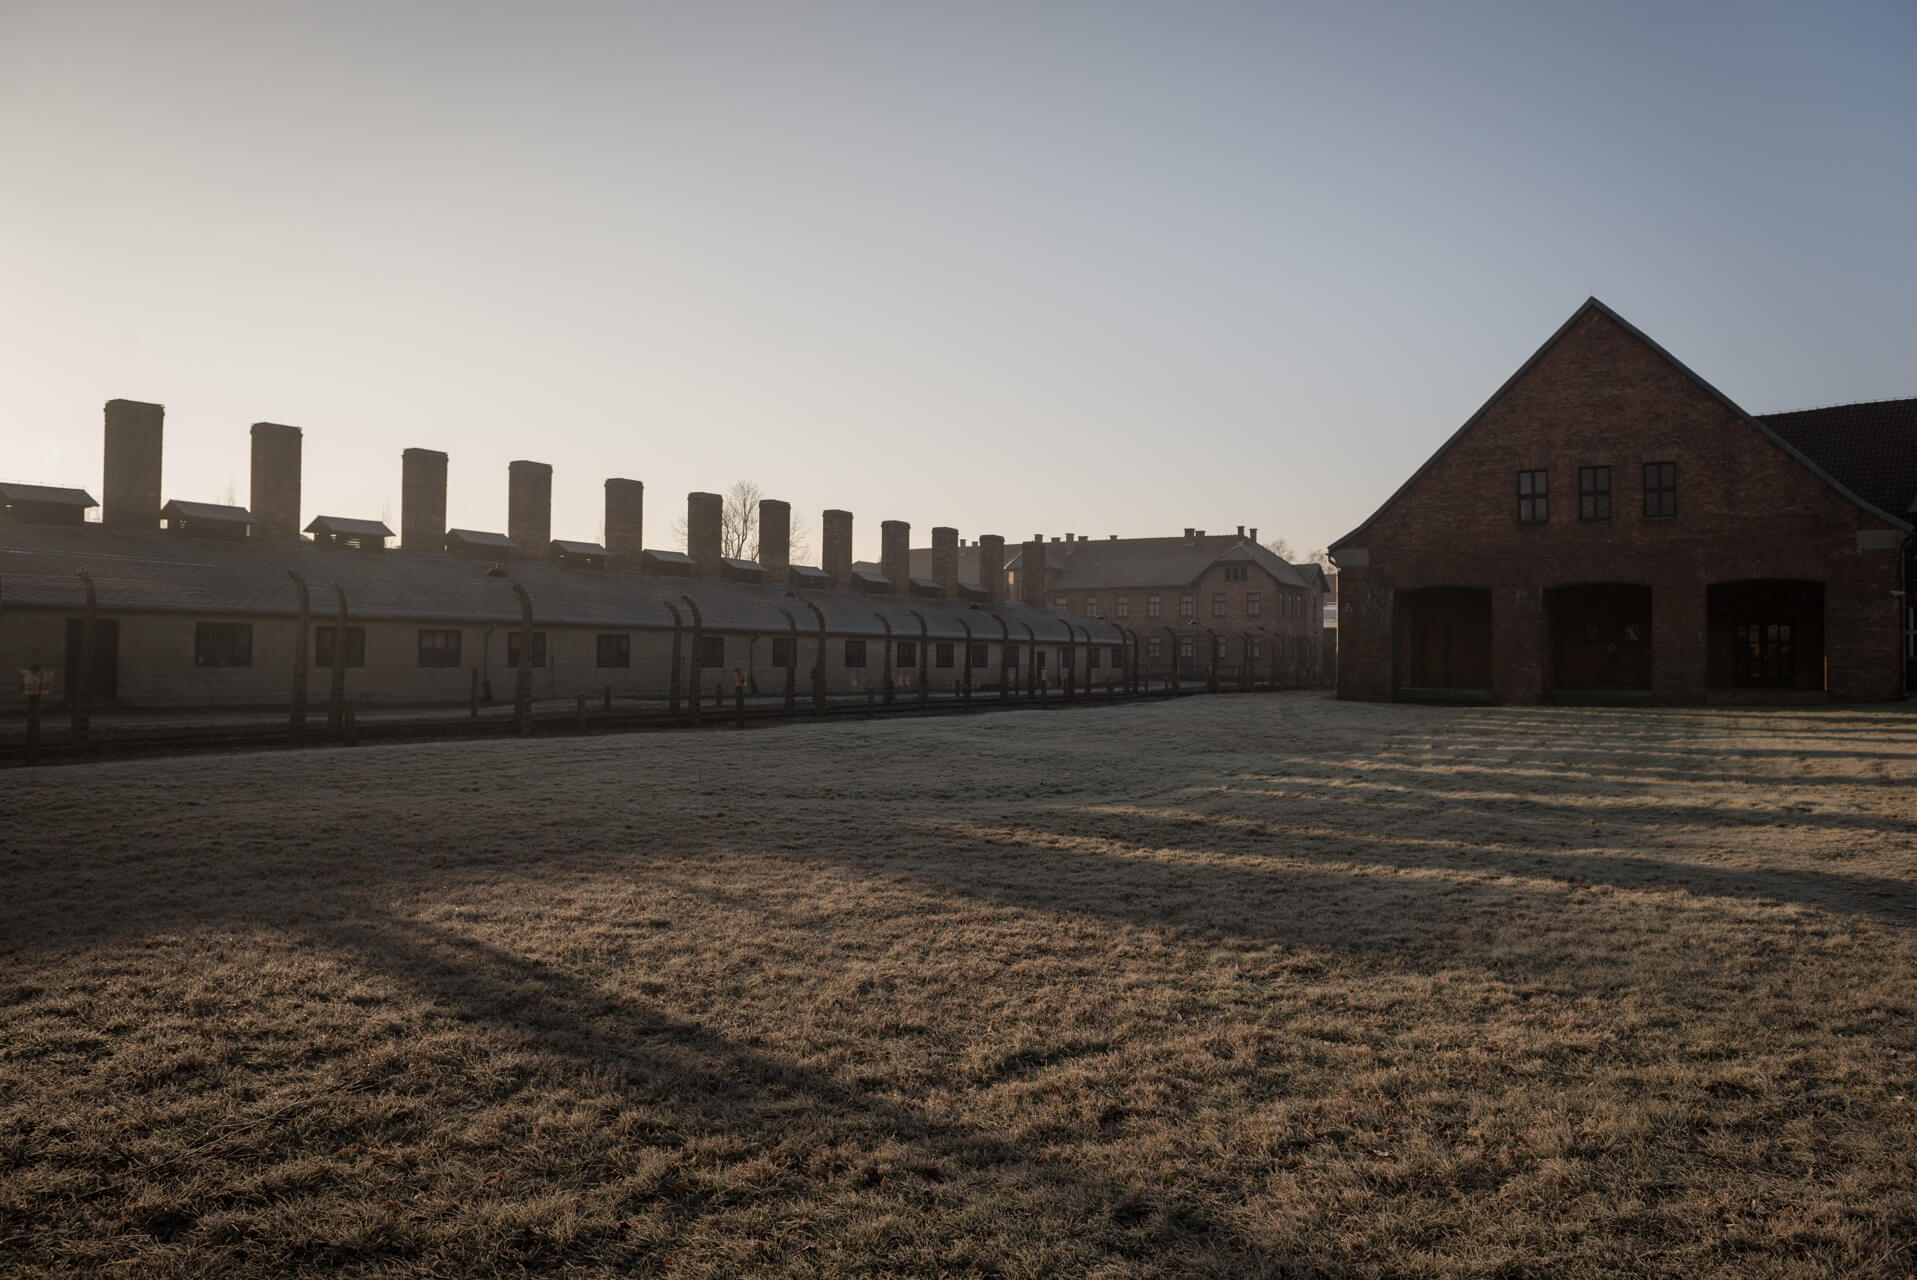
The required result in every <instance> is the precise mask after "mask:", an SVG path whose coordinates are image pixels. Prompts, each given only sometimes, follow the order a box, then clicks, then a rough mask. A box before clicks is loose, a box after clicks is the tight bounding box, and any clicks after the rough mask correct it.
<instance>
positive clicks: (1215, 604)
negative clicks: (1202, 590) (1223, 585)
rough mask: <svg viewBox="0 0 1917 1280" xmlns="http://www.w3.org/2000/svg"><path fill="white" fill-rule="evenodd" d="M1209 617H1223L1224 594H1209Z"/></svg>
mask: <svg viewBox="0 0 1917 1280" xmlns="http://www.w3.org/2000/svg"><path fill="white" fill-rule="evenodd" d="M1211 616H1212V617H1214V618H1222V617H1224V616H1225V593H1224V592H1222V591H1214V592H1212V593H1211Z"/></svg>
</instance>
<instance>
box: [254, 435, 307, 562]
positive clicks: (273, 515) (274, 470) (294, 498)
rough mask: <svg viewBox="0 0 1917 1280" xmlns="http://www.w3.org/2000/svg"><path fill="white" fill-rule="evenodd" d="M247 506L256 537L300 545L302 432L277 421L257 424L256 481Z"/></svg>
mask: <svg viewBox="0 0 1917 1280" xmlns="http://www.w3.org/2000/svg"><path fill="white" fill-rule="evenodd" d="M247 505H248V507H249V508H251V510H252V512H253V532H252V535H251V536H252V537H255V538H262V539H267V538H270V539H271V540H273V541H274V542H298V541H299V536H300V429H299V428H298V427H283V426H281V425H280V424H279V423H277V422H256V423H254V424H253V478H252V486H251V488H250V490H249V491H248V497H247Z"/></svg>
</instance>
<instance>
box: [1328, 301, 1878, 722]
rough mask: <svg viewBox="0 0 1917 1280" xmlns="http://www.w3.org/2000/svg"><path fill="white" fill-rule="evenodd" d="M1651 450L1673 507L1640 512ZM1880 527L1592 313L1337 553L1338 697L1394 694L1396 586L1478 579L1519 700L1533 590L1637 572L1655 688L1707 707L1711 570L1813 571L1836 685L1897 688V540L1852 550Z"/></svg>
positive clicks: (1664, 696)
mask: <svg viewBox="0 0 1917 1280" xmlns="http://www.w3.org/2000/svg"><path fill="white" fill-rule="evenodd" d="M1647 462H1674V463H1676V466H1677V514H1676V515H1675V516H1674V517H1671V518H1652V517H1647V516H1646V515H1645V514H1644V508H1643V480H1642V476H1643V464H1645V463H1647ZM1585 466H1608V467H1610V468H1611V507H1612V512H1611V518H1610V519H1609V520H1606V521H1585V520H1582V519H1580V518H1579V515H1580V512H1579V501H1578V498H1579V491H1578V475H1579V468H1580V467H1585ZM1521 469H1523V470H1544V471H1546V472H1547V474H1548V503H1549V506H1548V516H1549V518H1548V520H1547V521H1546V522H1544V523H1542V524H1521V523H1520V522H1519V520H1518V493H1517V473H1518V471H1519V470H1521ZM1889 527H1890V526H1888V525H1886V524H1885V522H1883V521H1881V520H1878V519H1876V518H1874V517H1872V516H1870V515H1869V514H1867V513H1866V512H1864V511H1863V510H1861V509H1860V508H1858V507H1857V506H1856V505H1855V504H1854V503H1852V502H1850V501H1849V500H1847V499H1845V498H1843V497H1842V496H1840V495H1839V494H1838V493H1836V492H1835V491H1834V490H1833V489H1831V488H1830V486H1829V485H1827V484H1825V483H1824V482H1823V481H1822V480H1820V479H1819V478H1818V477H1816V476H1815V475H1814V474H1813V473H1811V472H1810V471H1809V470H1807V469H1806V468H1805V467H1803V466H1802V465H1801V464H1799V463H1798V462H1796V461H1795V460H1794V459H1793V458H1791V457H1790V456H1789V455H1787V454H1786V453H1785V452H1784V451H1783V450H1782V449H1781V448H1779V447H1778V446H1776V445H1775V444H1773V443H1772V442H1771V441H1770V440H1768V439H1767V438H1766V437H1764V436H1763V435H1762V434H1761V433H1759V432H1758V431H1757V430H1756V429H1755V428H1753V427H1752V426H1751V425H1749V424H1748V423H1747V422H1745V421H1744V420H1743V419H1742V418H1740V417H1739V416H1738V415H1737V414H1736V413H1734V412H1733V411H1732V410H1731V409H1730V408H1729V407H1727V406H1726V405H1725V404H1724V403H1723V402H1722V401H1721V400H1719V399H1718V398H1717V397H1715V396H1714V395H1712V394H1711V393H1710V392H1709V391H1707V390H1706V389H1705V388H1704V387H1702V386H1700V385H1699V384H1698V383H1697V382H1696V381H1694V380H1693V379H1692V378H1691V377H1689V376H1688V375H1687V374H1686V373H1685V372H1684V370H1683V369H1681V368H1680V367H1678V366H1677V365H1675V364H1674V363H1672V362H1671V361H1670V360H1669V359H1667V358H1665V357H1664V356H1663V355H1662V354H1661V353H1659V352H1658V351H1657V350H1655V349H1654V348H1653V347H1651V346H1650V345H1648V344H1647V343H1646V342H1645V341H1644V340H1643V339H1642V338H1641V337H1639V336H1638V335H1636V334H1634V333H1633V332H1631V331H1630V330H1629V329H1628V328H1627V327H1626V326H1624V325H1621V324H1619V323H1618V322H1617V321H1615V320H1614V319H1612V318H1611V317H1610V316H1609V315H1608V314H1606V313H1605V312H1603V311H1602V310H1599V309H1597V308H1589V309H1586V310H1585V311H1583V312H1581V313H1580V314H1579V316H1578V317H1577V318H1576V319H1574V320H1573V321H1572V323H1571V324H1570V325H1569V326H1567V328H1566V330H1565V331H1564V332H1563V334H1562V335H1561V336H1560V338H1559V339H1558V341H1556V342H1555V343H1553V344H1551V345H1550V346H1548V347H1547V348H1546V349H1545V350H1544V351H1543V352H1541V353H1540V355H1539V356H1538V358H1537V359H1536V361H1535V363H1533V364H1532V365H1531V366H1530V367H1529V368H1528V369H1526V370H1524V371H1523V372H1522V373H1521V374H1520V375H1519V376H1518V377H1517V378H1515V379H1514V380H1513V382H1512V383H1511V384H1510V385H1509V386H1507V387H1506V388H1505V389H1504V391H1503V392H1502V393H1501V394H1500V395H1499V396H1498V397H1497V398H1496V399H1495V400H1494V401H1493V402H1492V403H1491V404H1489V405H1487V406H1486V407H1485V408H1484V409H1483V410H1482V411H1480V414H1479V416H1478V417H1477V419H1476V420H1475V421H1474V422H1472V423H1471V424H1470V425H1469V426H1468V427H1467V428H1466V429H1465V430H1464V431H1463V432H1462V433H1461V434H1460V435H1459V436H1458V437H1457V438H1456V439H1455V440H1453V441H1452V442H1451V444H1450V445H1449V447H1448V448H1446V449H1445V450H1444V451H1443V452H1442V453H1441V454H1440V455H1438V456H1437V457H1435V458H1434V459H1433V460H1432V461H1431V462H1430V464H1429V466H1428V469H1427V470H1426V471H1425V473H1424V474H1423V475H1421V476H1419V477H1418V478H1417V479H1416V481H1415V482H1414V483H1413V484H1412V485H1411V486H1410V487H1409V488H1408V489H1407V490H1406V491H1405V492H1404V493H1403V494H1401V495H1399V496H1398V497H1397V498H1396V499H1395V500H1394V501H1393V502H1392V504H1391V505H1390V506H1389V507H1388V508H1387V509H1386V510H1385V511H1383V512H1382V513H1380V514H1379V515H1378V517H1377V518H1376V519H1375V520H1374V521H1373V522H1372V523H1371V524H1370V525H1369V527H1367V528H1365V529H1363V530H1361V531H1360V532H1358V533H1357V534H1355V535H1354V536H1352V537H1351V538H1349V539H1348V540H1347V542H1346V544H1344V545H1343V546H1341V547H1340V548H1339V551H1338V552H1337V553H1336V554H1337V556H1338V559H1339V562H1340V564H1341V566H1343V569H1342V572H1341V573H1340V575H1339V585H1340V591H1341V596H1342V598H1341V601H1340V605H1341V608H1340V616H1339V628H1338V630H1339V643H1340V653H1339V694H1340V696H1341V697H1348V698H1388V697H1391V696H1393V693H1394V683H1393V682H1394V671H1393V656H1394V655H1393V624H1394V614H1393V607H1394V593H1395V592H1396V591H1397V590H1399V589H1401V588H1411V587H1419V586H1452V587H1478V588H1487V589H1489V590H1490V591H1491V593H1492V623H1493V654H1494V657H1493V670H1494V675H1493V690H1492V692H1493V695H1494V696H1495V697H1496V698H1497V699H1498V700H1500V701H1506V702H1520V703H1521V702H1531V701H1536V700H1537V699H1538V698H1540V697H1541V696H1542V695H1543V693H1544V690H1545V653H1544V650H1545V627H1544V593H1545V591H1546V590H1547V589H1548V588H1551V587H1554V586H1561V585H1570V584H1577V583H1636V584H1644V585H1648V586H1649V587H1650V588H1651V593H1652V621H1651V643H1652V646H1653V650H1652V685H1653V693H1654V695H1655V697H1656V698H1657V699H1658V700H1660V701H1664V702H1700V701H1705V700H1707V699H1708V698H1709V696H1710V694H1711V690H1710V688H1709V680H1708V676H1707V665H1706V644H1705V631H1706V622H1705V601H1706V590H1707V588H1708V586H1709V584H1711V583H1713V582H1726V581H1733V580H1741V579H1752V578H1785V579H1800V580H1811V581H1819V582H1823V583H1824V584H1825V619H1826V637H1827V639H1826V657H1827V662H1828V670H1829V694H1830V697H1831V698H1833V699H1836V700H1868V699H1878V698H1890V697H1896V696H1898V694H1899V692H1900V687H1899V669H1898V664H1897V661H1896V656H1897V653H1898V637H1897V614H1896V610H1895V607H1894V600H1893V598H1892V597H1891V595H1890V592H1891V590H1892V589H1893V588H1894V587H1895V585H1896V583H1895V575H1896V552H1895V550H1894V549H1891V550H1876V549H1874V550H1863V551H1860V550H1859V544H1858V533H1859V532H1860V531H1863V530H1881V529H1887V528H1889ZM1353 551H1356V552H1358V554H1357V555H1353V554H1352V552H1353Z"/></svg>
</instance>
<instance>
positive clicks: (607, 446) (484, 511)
mask: <svg viewBox="0 0 1917 1280" xmlns="http://www.w3.org/2000/svg"><path fill="white" fill-rule="evenodd" d="M1913 210H1917V5H1912V4H1911V3H1909V0H1886V2H1884V3H1841V2H1834V3H1833V2H1826V3H1819V4H1801V5H1798V4H1785V5H1773V4H1764V3H1761V2H1752V0H1737V2H1735V3H1711V2H1708V0H1687V2H1684V3H1675V2H1672V0H1657V2H1655V3H1638V2H1636V0H1608V2H1607V3H1605V4H1601V5H1597V4H1570V3H1551V2H1542V3H1541V2H1539V0H1526V2H1524V3H1511V4H1500V3H1473V4H1434V3H1406V4H1376V3H1366V2H1364V0H1340V2H1338V3H1326V4H1281V3H1261V4H1239V3H1226V2H1223V0H1218V2H1211V0H1206V2H1201V3H1195V4H1171V3H1149V4H1140V3H1126V2H1125V0H1098V2H1096V3H1069V2H1065V0H1056V2H1041V3H1036V4H1034V3H1031V2H1030V0H1021V2H1019V3H996V2H994V0H967V3H964V4H930V3H915V2H910V0H904V2H901V0H889V2H886V3H869V4H867V3H833V2H829V0H826V2H819V0H815V2H812V3H802V2H800V0H781V2H779V3H754V4H747V3H729V2H727V0H696V2H694V0H687V2H686V3H680V4H670V5H667V4H645V3H632V2H628V3H619V4H585V3H564V2H555V3H550V4H537V5H527V4H520V3H515V4H487V3H482V2H480V0H462V2H460V3H452V4H431V3H412V2H404V0H402V2H397V3H396V2H394V0H381V2H380V3H375V4H356V3H350V2H348V0H329V2H328V3H325V4H287V3H272V2H270V0H248V2H246V3H233V4H213V3H193V2H192V0H173V2H171V3H168V4H165V5H157V4H152V3H150V0H140V2H138V3H130V4H107V3H89V2H88V0H52V2H50V3H37V2H32V0H0V480H13V481H21V482H32V483H44V484H65V485H78V486H81V487H85V488H88V489H89V490H91V491H92V492H93V495H94V496H95V497H96V498H97V497H98V496H99V483H100V466H101V457H100V455H101V405H102V404H103V403H104V402H105V401H107V400H109V399H113V398H121V397H123V398H127V399H133V400H148V401H156V402H159V403H162V404H164V405H165V406H166V409H167V414H166V462H165V475H164V482H163V489H164V495H165V497H167V498H182V499H189V500H197V501H207V502H221V501H233V502H237V503H240V504H245V503H246V502H247V501H248V465H249V464H248V435H247V431H248V427H249V425H250V424H251V423H253V422H256V421H272V422H282V423H290V424H293V425H296V426H299V427H302V428H303V429H304V431H305V437H304V440H305V473H304V492H303V500H302V506H303V510H302V521H303V522H304V520H308V519H311V518H312V517H313V516H315V515H319V514H328V515H344V516H355V517H381V516H383V517H385V518H386V519H387V522H388V523H389V524H390V525H392V526H393V527H394V528H395V529H397V528H398V527H399V517H400V451H401V450H402V449H404V448H406V447H409V446H419V447H424V448H432V449H443V450H445V451H447V452H448V453H449V454H450V455H451V464H450V490H449V494H448V521H449V523H450V524H452V525H454V526H457V527H465V528H477V529H486V530H500V531H503V530H504V529H505V526H506V483H507V463H508V462H510V461H511V460H513V459H516V458H531V459H535V460H538V461H543V462H548V463H551V464H552V465H553V467H554V471H555V474H554V479H553V506H554V511H553V534H554V536H555V537H562V538H568V537H569V538H582V539H597V538H599V537H600V535H601V531H602V527H603V523H602V516H603V488H602V486H603V482H604V480H605V479H606V477H608V476H627V477H631V478H634V479H638V480H642V481H644V482H645V484H646V529H645V534H646V542H647V544H648V545H650V546H655V547H668V546H672V545H673V541H674V533H673V524H674V522H675V521H677V520H680V519H682V518H683V515H684V511H685V494H686V493H687V492H689V491H692V490H709V491H714V492H723V491H724V490H725V489H726V488H727V487H728V486H730V485H731V484H732V482H734V481H735V480H739V479H748V480H751V481H754V482H756V483H757V484H758V485H759V486H760V487H761V489H762V490H764V492H765V493H766V494H767V495H768V496H773V497H780V498H785V499H787V500H788V501H790V502H791V503H792V504H793V509H794V516H795V521H796V522H797V523H798V524H799V525H800V526H801V528H802V529H803V530H804V531H805V533H806V535H807V536H808V537H809V540H810V542H811V545H812V547H813V550H814V552H815V555H816V549H817V546H818V525H819V520H818V513H819V512H820V511H821V510H822V509H824V508H828V507H842V508H845V509H847V510H850V511H852V512H854V513H855V515H856V526H855V528H856V533H855V550H856V552H857V554H858V555H859V556H860V557H861V558H871V559H876V558H877V551H878V537H879V522H880V521H881V520H887V519H897V520H905V521H909V522H910V523H911V524H912V526H913V532H914V537H913V542H914V544H915V545H927V544H928V543H929V530H930V529H931V527H932V526H934V525H951V526H954V527H956V528H957V529H958V530H959V532H960V534H961V536H963V537H965V538H967V539H971V538H975V537H977V536H978V535H979V534H981V533H997V534H1001V535H1003V536H1005V537H1007V538H1008V539H1012V540H1018V539H1022V538H1026V537H1030V536H1032V535H1033V534H1040V533H1042V534H1044V535H1046V536H1062V535H1063V534H1065V533H1067V532H1074V533H1077V534H1081V535H1089V536H1094V537H1104V536H1106V535H1108V534H1118V535H1120V536H1126V537H1134V536H1139V537H1142V536H1156V535H1168V534H1175V533H1178V532H1179V531H1181V530H1182V529H1183V528H1185V527H1187V526H1194V527H1198V528H1203V529H1207V530H1208V531H1210V532H1213V533H1217V532H1222V531H1227V530H1230V529H1233V528H1235V527H1236V526H1238V525H1241V524H1242V525H1248V526H1256V527H1258V528H1259V530H1260V533H1261V535H1262V536H1263V537H1264V538H1266V539H1267V540H1268V539H1270V538H1272V537H1274V536H1282V537H1284V538H1285V539H1287V540H1288V541H1289V543H1290V544H1291V546H1292V547H1293V548H1294V549H1295V550H1296V552H1297V553H1298V554H1299V555H1300V556H1302V554H1303V553H1305V552H1307V551H1309V550H1310V549H1312V548H1317V547H1322V546H1324V545H1325V544H1326V543H1328V542H1330V541H1332V540H1334V539H1335V538H1337V537H1338V536H1340V535H1341V534H1343V533H1345V532H1346V531H1348V530H1349V529H1351V528H1352V527H1353V526H1355V525H1356V524H1358V523H1359V522H1360V521H1361V520H1363V519H1364V518H1365V517H1366V516H1368V515H1369V514H1370V513H1371V512H1372V511H1373V510H1374V509H1375V508H1376V507H1377V506H1378V505H1379V504H1380V503H1381V502H1382V501H1383V500H1384V499H1385V498H1386V497H1387V496H1388V495H1389V494H1390V493H1391V492H1392V491H1393V490H1394V489H1396V488H1397V486H1398V485H1399V484H1400V483H1401V482H1402V481H1403V480H1404V479H1405V477H1406V476H1408V475H1409V474H1410V473H1411V471H1413V470H1414V469H1415V468H1416V467H1417V466H1418V465H1419V464H1420V463H1421V462H1422V461H1423V460H1424V459H1425V458H1426V457H1427V456H1428V455H1429V454H1430V453H1431V452H1432V451H1433V450H1434V449H1435V448H1436V447H1437V446H1438V445H1439V444H1440V443H1441V442H1442V441H1443V440H1444V439H1445V438H1446V437H1447V436H1448V435H1450V434H1451V432H1452V431H1454V430H1455V429H1456V428H1457V427H1458V425H1459V424H1460V423H1462V422H1463V421H1464V420H1465V419H1466V418H1468V417H1469V416H1470V415H1471V414H1472V413H1473V412H1474V411H1475V410H1476V409H1477V408H1478V406H1479V405H1480V404H1482V403H1483V402H1484V400H1485V399H1486V398H1488V397H1489V396H1490V395H1491V393H1492V392H1494V391H1495V390H1496V389H1497V387H1498V386H1499V385H1500V384H1501V383H1502V382H1503V381H1504V380H1505V379H1506V378H1507V377H1509V376H1510V374H1511V373H1512V372H1513V371H1515V370H1516V369H1517V367H1518V366H1519V365H1521V364H1522V363H1523V362H1524V361H1525V360H1526V359H1527V358H1528V357H1529V356H1530V354H1531V353H1532V351H1534V350H1535V349H1536V348H1537V347H1538V346H1539V344H1541V343H1542V342H1543V341H1544V340H1545V339H1546V338H1547V337H1549V336H1550V334H1551V333H1552V331H1553V330H1555V329H1556V328H1557V326H1558V325H1559V324H1561V323H1562V322H1563V321H1564V320H1565V319H1566V318H1567V317H1568V316H1570V314H1571V313H1572V312H1573V311H1575V310H1576V309H1577V307H1578V306H1579V305H1580V304H1581V303H1582V302H1583V301H1584V299H1585V298H1586V297H1588V296H1591V295H1595V296H1597V297H1599V298H1601V299H1602V300H1603V301H1605V302H1606V303H1607V304H1609V305H1610V306H1611V307H1613V308H1614V309H1616V310H1617V311H1618V312H1619V313H1620V314H1622V315H1623V316H1624V317H1625V318H1626V319H1628V320H1630V321H1631V322H1632V323H1634V324H1636V325H1637V326H1638V327H1639V328H1641V329H1643V330H1644V331H1645V332H1647V333H1648V334H1650V336H1651V337H1653V338H1654V339H1656V340H1657V341H1658V342H1660V343H1661V344H1662V345H1663V346H1664V347H1666V348H1667V349H1668V350H1670V351H1671V352H1672V353H1673V354H1674V355H1676V356H1677V357H1678V358H1679V359H1681V360H1683V361H1684V362H1686V363H1687V364H1688V365H1690V367H1691V368H1693V369H1694V370H1696V371H1697V372H1698V373H1699V374H1700V375H1701V376H1702V377H1704V378H1706V379H1707V380H1709V381H1711V382H1712V383H1714V384H1715V385H1716V386H1717V387H1718V388H1719V389H1720V390H1722V391H1723V392H1725V394H1727V395H1729V396H1730V397H1731V398H1732V399H1733V400H1735V401H1737V402H1738V403H1739V404H1741V405H1742V406H1743V407H1744V408H1746V409H1748V410H1750V411H1751V412H1754V413H1764V412H1774V411H1781V410H1786V409H1799V408H1808V407H1813V406H1818V405H1827V404H1835V403H1847V402H1852V401H1862V400H1879V399H1887V398H1893V397H1902V396H1911V395H1917V307H1913V305H1912V301H1913V299H1914V298H1917V237H1914V236H1913V234H1912V211H1913Z"/></svg>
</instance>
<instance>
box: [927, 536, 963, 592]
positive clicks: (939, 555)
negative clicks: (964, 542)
mask: <svg viewBox="0 0 1917 1280" xmlns="http://www.w3.org/2000/svg"><path fill="white" fill-rule="evenodd" d="M958 562H959V536H958V530H957V529H948V528H946V527H945V526H944V525H940V526H939V527H938V528H936V529H934V530H932V581H934V582H936V583H938V584H939V590H940V591H943V592H944V593H945V595H946V598H947V599H950V598H951V597H953V596H956V595H957V594H958V581H959V574H958Z"/></svg>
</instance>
